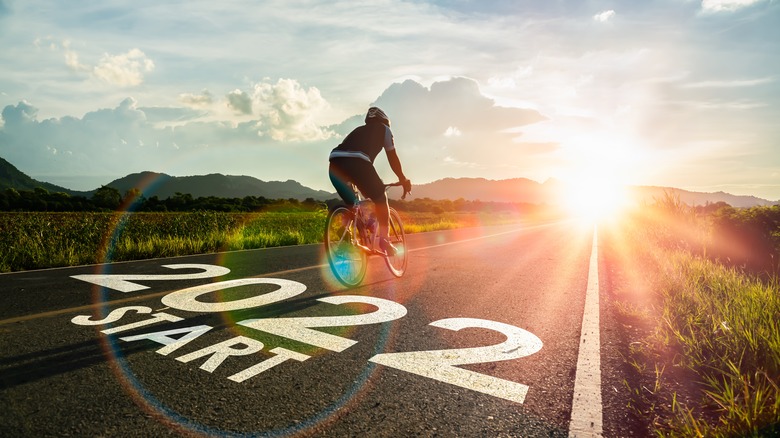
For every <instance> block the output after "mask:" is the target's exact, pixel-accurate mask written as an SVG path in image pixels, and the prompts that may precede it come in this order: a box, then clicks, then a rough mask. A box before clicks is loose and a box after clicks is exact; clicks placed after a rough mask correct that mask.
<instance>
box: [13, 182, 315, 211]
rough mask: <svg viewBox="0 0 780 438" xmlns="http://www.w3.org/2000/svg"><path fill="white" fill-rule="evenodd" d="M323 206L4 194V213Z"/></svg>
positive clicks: (109, 193)
mask: <svg viewBox="0 0 780 438" xmlns="http://www.w3.org/2000/svg"><path fill="white" fill-rule="evenodd" d="M323 205H324V204H323V203H322V202H319V201H316V200H314V199H311V198H309V199H306V200H304V201H299V200H297V199H292V198H291V199H268V198H265V197H262V196H245V197H243V198H217V197H213V196H209V197H198V198H193V196H192V195H190V194H188V193H176V194H175V195H174V196H171V197H168V198H166V199H159V198H158V197H157V196H151V197H149V198H146V197H144V196H142V195H141V192H140V191H139V190H137V189H131V190H129V191H128V192H127V193H125V194H124V195H122V194H121V193H119V190H117V189H115V188H113V187H107V186H103V187H101V188H99V189H98V190H97V191H96V192H95V193H94V194H93V195H92V196H91V197H90V198H86V197H83V196H70V195H68V194H67V193H62V192H57V193H51V192H49V191H47V190H46V189H43V188H40V187H39V188H36V189H35V190H16V189H6V190H5V191H3V192H0V211H49V212H81V211H83V212H101V211H117V210H127V211H138V212H187V211H221V212H235V213H242V212H254V211H287V212H289V211H315V210H318V209H320V208H323Z"/></svg>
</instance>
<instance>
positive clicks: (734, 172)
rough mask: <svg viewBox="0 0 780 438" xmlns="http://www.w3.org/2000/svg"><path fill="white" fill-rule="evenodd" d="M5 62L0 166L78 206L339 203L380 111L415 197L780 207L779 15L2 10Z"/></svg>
mask: <svg viewBox="0 0 780 438" xmlns="http://www.w3.org/2000/svg"><path fill="white" fill-rule="evenodd" d="M0 47H2V50H0V64H1V65H2V66H3V68H2V69H0V108H2V119H0V157H2V158H4V159H6V160H7V161H9V162H10V163H12V164H13V165H15V166H16V167H17V168H19V170H21V171H22V172H25V173H26V174H28V175H30V176H32V177H33V178H36V179H38V180H42V181H46V182H51V183H54V184H58V185H61V186H64V187H67V188H69V189H73V190H92V189H95V188H98V187H99V186H100V185H102V184H107V183H109V182H110V181H112V180H113V179H116V178H119V177H122V176H125V175H127V174H129V173H134V172H141V171H147V170H148V171H155V172H162V173H166V174H169V175H174V176H186V175H204V174H209V173H222V174H228V175H250V176H254V177H256V178H259V179H262V180H265V181H277V180H278V181H285V180H289V179H292V180H296V181H299V182H300V183H302V184H304V185H306V186H308V187H311V188H315V189H325V190H331V191H332V188H331V187H330V183H329V180H328V178H327V157H328V154H329V152H330V150H331V149H332V148H333V147H335V146H336V145H338V144H339V142H340V141H341V139H343V137H344V136H345V135H346V134H347V133H349V131H350V130H351V129H353V128H354V127H356V126H358V125H359V124H361V123H362V118H363V115H364V114H365V112H366V110H367V108H368V107H369V106H371V105H378V106H380V107H381V108H382V109H383V110H385V112H386V113H387V114H388V115H389V117H390V119H391V121H392V129H393V134H394V138H395V144H396V147H397V150H398V155H399V157H400V158H401V161H402V163H403V167H404V171H405V173H406V174H407V176H408V177H409V178H410V179H411V180H412V182H413V183H427V182H432V181H435V180H438V179H441V178H446V177H483V178H489V179H506V178H529V179H532V180H535V181H538V182H544V181H546V180H548V179H550V178H555V179H558V180H564V181H565V180H573V181H586V180H591V179H595V180H599V181H601V183H602V184H604V183H605V182H606V184H629V185H653V186H669V187H677V188H681V189H687V190H693V191H702V192H716V191H725V192H728V193H732V194H738V195H754V196H758V197H761V198H764V199H769V200H780V147H778V146H780V144H778V143H780V123H778V122H777V121H778V120H780V56H778V54H780V2H779V1H778V0H703V1H702V0H643V1H633V0H625V1H620V0H613V1H606V0H605V1H601V0H577V1H575V0H538V1H533V0H528V1H514V0H495V1H484V0H452V1H444V0H407V1H399V0H377V1H361V2H357V1H325V0H269V1H241V0H232V1H223V2H215V1H200V0H186V1H160V0H153V1H147V0H133V1H118V0H103V1H100V2H95V1H81V0H72V1H68V2H58V1H42V0H0ZM377 168H378V169H379V172H380V175H381V176H382V177H383V178H384V179H385V180H386V181H388V182H390V181H393V180H394V179H395V177H394V175H393V174H392V172H391V171H390V170H389V166H388V165H387V162H386V160H385V159H384V158H383V157H382V156H380V157H379V158H378V159H377Z"/></svg>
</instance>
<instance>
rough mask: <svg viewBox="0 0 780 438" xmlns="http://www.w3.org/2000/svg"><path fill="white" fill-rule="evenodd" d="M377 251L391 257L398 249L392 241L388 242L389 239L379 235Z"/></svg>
mask: <svg viewBox="0 0 780 438" xmlns="http://www.w3.org/2000/svg"><path fill="white" fill-rule="evenodd" d="M379 252H380V253H381V254H382V255H385V256H388V257H392V256H394V255H396V254H398V249H397V248H396V247H395V246H393V244H392V243H390V240H389V239H388V238H387V237H380V238H379Z"/></svg>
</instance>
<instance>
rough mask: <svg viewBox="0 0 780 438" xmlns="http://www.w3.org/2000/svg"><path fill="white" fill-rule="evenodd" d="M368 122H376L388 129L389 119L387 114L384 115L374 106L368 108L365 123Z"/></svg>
mask: <svg viewBox="0 0 780 438" xmlns="http://www.w3.org/2000/svg"><path fill="white" fill-rule="evenodd" d="M369 120H372V121H373V120H378V121H380V122H382V123H384V124H385V126H387V127H390V118H389V117H387V114H385V112H384V111H382V110H381V109H379V108H377V107H375V106H372V107H371V108H369V109H368V113H366V123H368V122H369Z"/></svg>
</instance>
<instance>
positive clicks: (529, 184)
mask: <svg viewBox="0 0 780 438" xmlns="http://www.w3.org/2000/svg"><path fill="white" fill-rule="evenodd" d="M106 185H107V186H109V187H113V188H115V189H117V190H119V192H120V193H121V194H123V195H124V194H125V193H126V192H127V191H128V190H130V189H132V188H137V189H139V190H141V192H142V193H143V194H144V196H146V197H152V196H157V197H158V198H160V199H165V198H168V197H171V196H174V195H175V194H176V193H177V192H178V193H185V194H190V195H192V197H194V198H198V197H207V196H214V197H218V198H243V197H244V196H258V197H259V196H263V197H265V198H268V199H288V198H294V199H299V200H304V199H306V198H313V199H317V200H327V199H332V198H336V197H337V195H336V194H335V193H332V192H327V191H324V190H314V189H311V188H308V187H306V186H303V185H302V184H300V183H299V182H297V181H293V180H287V181H262V180H259V179H257V178H253V177H251V176H231V175H222V174H210V175H200V176H182V177H177V176H170V175H166V174H164V173H156V172H141V173H134V174H131V175H127V176H125V177H124V178H120V179H117V180H114V181H112V182H110V183H108V184H106ZM37 187H41V188H44V189H46V190H48V191H49V192H65V193H68V194H69V195H71V196H84V197H87V198H88V197H91V196H92V194H93V193H94V192H95V190H92V191H87V192H80V191H75V190H70V189H67V188H64V187H60V186H57V185H54V184H50V183H47V182H42V181H38V180H35V179H33V178H30V177H29V176H27V175H26V174H24V173H23V172H21V171H19V170H18V169H17V168H16V167H14V166H13V165H12V164H11V163H9V162H8V161H6V160H4V159H2V158H0V190H5V189H8V188H14V189H17V190H34V189H35V188H37ZM96 190H97V188H96ZM560 190H561V184H560V182H559V181H556V180H554V179H550V180H547V181H545V182H544V183H538V182H536V181H533V180H530V179H526V178H514V179H504V180H490V179H485V178H444V179H440V180H437V181H434V182H431V183H427V184H418V185H415V186H414V188H413V190H412V195H413V196H412V198H411V199H414V198H431V199H450V200H456V199H459V198H463V199H465V200H468V201H475V200H481V201H486V202H487V201H496V202H521V203H530V204H543V203H551V202H555V198H556V196H555V193H558V192H560ZM629 190H630V192H631V193H632V194H633V195H634V196H635V198H636V199H639V200H643V201H645V202H648V203H652V202H654V200H655V199H663V198H664V197H665V196H666V194H667V193H668V194H671V195H673V196H679V198H680V201H682V202H684V203H686V204H688V205H705V204H707V203H716V202H725V203H727V204H729V205H731V206H732V207H754V206H766V205H774V204H777V203H776V202H772V201H768V200H766V199H761V198H757V197H755V196H739V195H732V194H729V193H724V192H715V193H703V192H691V191H688V190H682V189H676V188H672V187H654V186H634V187H630V188H629ZM391 196H393V197H396V196H400V194H397V191H393V192H392V193H391Z"/></svg>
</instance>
